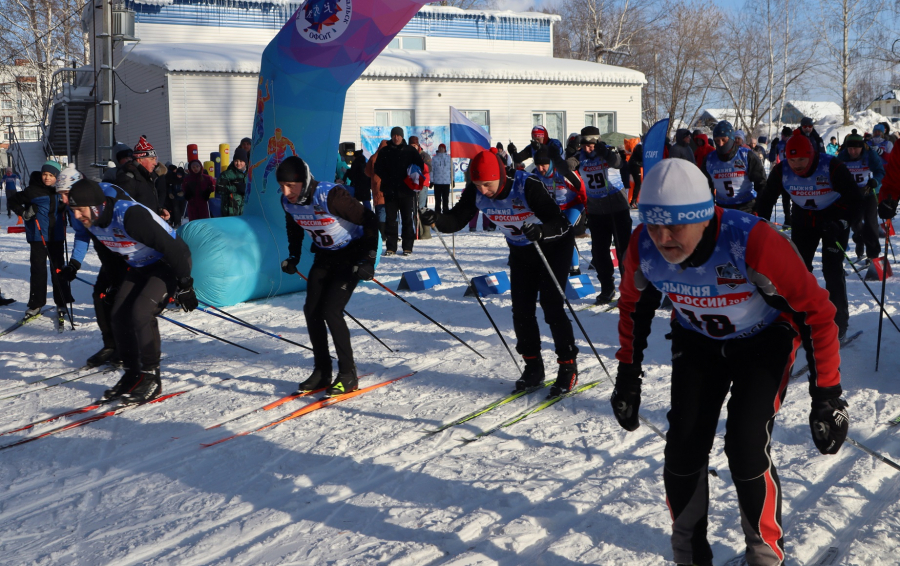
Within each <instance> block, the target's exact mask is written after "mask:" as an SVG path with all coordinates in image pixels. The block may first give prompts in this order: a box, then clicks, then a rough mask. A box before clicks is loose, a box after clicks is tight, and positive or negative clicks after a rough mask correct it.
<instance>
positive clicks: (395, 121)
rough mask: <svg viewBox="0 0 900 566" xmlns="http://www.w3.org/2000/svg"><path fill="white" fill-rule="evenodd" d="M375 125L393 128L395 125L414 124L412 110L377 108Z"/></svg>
mask: <svg viewBox="0 0 900 566" xmlns="http://www.w3.org/2000/svg"><path fill="white" fill-rule="evenodd" d="M375 125H376V126H384V127H388V128H393V127H394V126H400V127H403V126H412V125H414V123H413V111H412V110H376V111H375Z"/></svg>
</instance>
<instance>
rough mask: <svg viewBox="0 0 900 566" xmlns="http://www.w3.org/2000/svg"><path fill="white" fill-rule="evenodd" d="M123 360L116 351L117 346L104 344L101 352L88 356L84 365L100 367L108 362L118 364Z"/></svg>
mask: <svg viewBox="0 0 900 566" xmlns="http://www.w3.org/2000/svg"><path fill="white" fill-rule="evenodd" d="M121 362H122V360H120V359H119V354H118V353H116V349H115V348H107V347H106V346H104V347H103V348H102V349H101V350H100V351H99V352H97V353H96V354H94V355H93V356H91V357H90V358H88V359H87V361H86V362H85V363H84V365H85V366H87V367H89V368H98V367H100V366H102V365H106V364H110V365H118V364H120V363H121Z"/></svg>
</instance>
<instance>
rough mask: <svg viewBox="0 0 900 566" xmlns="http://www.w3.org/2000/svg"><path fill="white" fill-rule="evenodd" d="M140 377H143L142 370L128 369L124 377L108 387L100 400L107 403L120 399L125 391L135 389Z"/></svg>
mask: <svg viewBox="0 0 900 566" xmlns="http://www.w3.org/2000/svg"><path fill="white" fill-rule="evenodd" d="M101 352H102V350H101ZM114 352H115V350H114ZM99 353H100V352H98V354H99ZM140 379H141V374H140V372H137V371H128V370H126V371H125V375H123V376H122V378H121V379H119V381H117V382H116V384H115V385H113V386H112V387H110V388H109V389H107V390H106V391H104V392H103V397H101V398H100V401H102V402H104V403H106V402H109V401H114V400H116V399H118V398H119V397H121V396H122V395H124V394H125V393H128V392H129V391H131V390H132V389H134V387H135V386H136V385H137V384H138V382H139V381H140Z"/></svg>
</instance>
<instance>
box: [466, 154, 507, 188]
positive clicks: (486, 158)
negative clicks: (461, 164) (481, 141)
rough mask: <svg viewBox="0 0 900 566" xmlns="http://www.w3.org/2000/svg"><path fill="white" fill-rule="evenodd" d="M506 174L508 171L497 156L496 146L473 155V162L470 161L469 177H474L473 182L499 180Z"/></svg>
mask: <svg viewBox="0 0 900 566" xmlns="http://www.w3.org/2000/svg"><path fill="white" fill-rule="evenodd" d="M505 174H506V172H505V171H504V168H503V167H501V165H500V160H499V159H498V158H497V148H495V147H492V148H491V149H490V150H485V151H482V152H481V153H479V154H478V155H476V156H475V157H473V158H472V162H471V163H469V178H470V179H472V182H473V183H484V182H485V181H497V180H499V179H501V178H502V177H503V176H504V175H505Z"/></svg>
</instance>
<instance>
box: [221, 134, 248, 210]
mask: <svg viewBox="0 0 900 566" xmlns="http://www.w3.org/2000/svg"><path fill="white" fill-rule="evenodd" d="M249 162H250V157H249V156H248V155H247V152H246V151H244V149H243V148H240V147H239V148H237V149H236V150H234V155H232V156H231V163H229V164H228V169H226V170H225V171H224V172H223V173H222V174H221V175H219V179H218V180H217V181H216V187H217V192H218V195H219V198H221V199H222V216H240V215H241V214H243V212H244V195H245V194H246V192H247V164H248V163H249Z"/></svg>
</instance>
